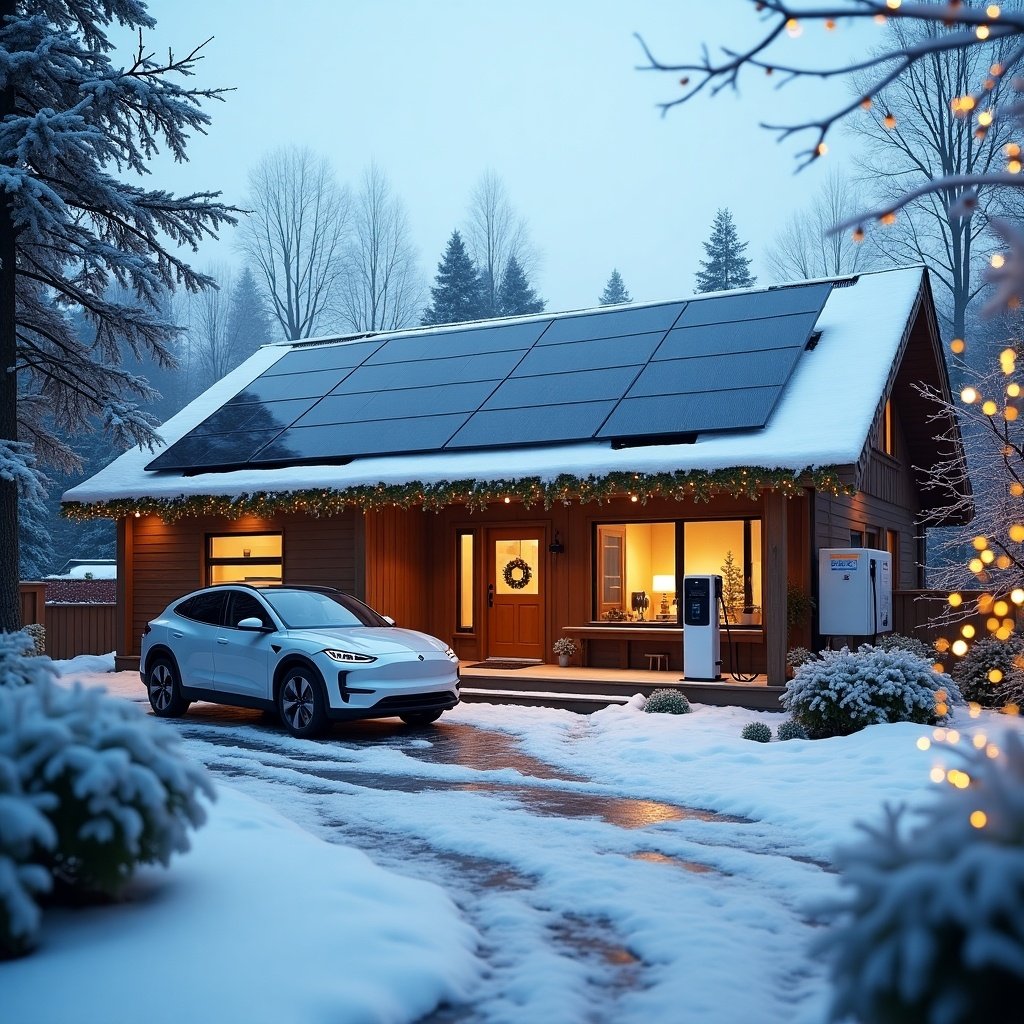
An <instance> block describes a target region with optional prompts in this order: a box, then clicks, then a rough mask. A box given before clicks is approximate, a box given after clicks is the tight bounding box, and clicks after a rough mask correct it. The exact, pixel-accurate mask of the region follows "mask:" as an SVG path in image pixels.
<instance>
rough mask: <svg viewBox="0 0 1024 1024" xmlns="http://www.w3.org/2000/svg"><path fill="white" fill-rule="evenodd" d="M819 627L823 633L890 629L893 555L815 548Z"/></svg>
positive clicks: (869, 632) (858, 633) (866, 633)
mask: <svg viewBox="0 0 1024 1024" xmlns="http://www.w3.org/2000/svg"><path fill="white" fill-rule="evenodd" d="M818 629H819V631H820V632H821V634H822V635H823V636H875V635H876V634H878V633H890V632H892V556H891V555H890V554H889V552H888V551H879V550H877V549H875V548H820V549H819V550H818Z"/></svg>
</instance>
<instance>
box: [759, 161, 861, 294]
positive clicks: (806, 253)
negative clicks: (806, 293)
mask: <svg viewBox="0 0 1024 1024" xmlns="http://www.w3.org/2000/svg"><path fill="white" fill-rule="evenodd" d="M860 205H861V197H860V195H859V194H858V192H857V189H856V188H855V186H853V185H852V184H851V183H850V181H849V179H848V178H846V177H844V176H843V175H842V174H840V173H839V172H838V171H834V170H833V171H831V172H830V173H829V175H828V176H827V177H826V178H825V180H824V182H822V185H821V188H820V189H819V190H818V192H817V194H816V195H815V197H814V198H813V199H812V200H811V202H810V204H809V205H808V206H807V207H806V208H805V209H803V210H800V211H798V212H797V213H795V214H793V216H792V217H790V219H789V221H788V222H787V223H786V226H785V227H784V228H783V229H782V231H780V232H779V234H778V235H776V237H775V240H774V241H773V242H772V243H771V244H770V245H769V246H768V248H767V250H766V251H765V262H766V263H767V265H768V267H769V269H770V271H771V276H772V277H773V278H774V280H776V281H798V280H807V279H810V278H817V277H836V276H838V275H840V274H855V273H857V271H859V270H867V269H869V268H870V267H871V266H872V265H873V264H874V263H875V254H874V253H873V252H872V250H870V249H869V248H867V247H866V246H864V245H858V244H857V243H856V242H854V241H853V239H852V238H851V237H850V236H849V234H848V233H844V232H835V231H833V230H832V228H834V227H835V225H836V224H839V223H840V222H841V221H843V220H846V219H847V218H848V217H850V216H852V215H853V214H854V213H855V212H856V211H857V210H858V209H859V208H860Z"/></svg>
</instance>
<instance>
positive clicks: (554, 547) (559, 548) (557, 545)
mask: <svg viewBox="0 0 1024 1024" xmlns="http://www.w3.org/2000/svg"><path fill="white" fill-rule="evenodd" d="M548 551H550V552H551V554H553V555H561V554H563V553H564V552H565V545H564V544H563V543H562V541H561V540H560V539H559V536H558V531H557V530H555V539H554V540H553V541H552V542H551V543H550V544H549V545H548Z"/></svg>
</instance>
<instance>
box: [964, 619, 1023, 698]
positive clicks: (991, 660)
mask: <svg viewBox="0 0 1024 1024" xmlns="http://www.w3.org/2000/svg"><path fill="white" fill-rule="evenodd" d="M1022 662H1024V637H1021V636H1020V635H1018V634H1017V633H1013V634H1011V635H1010V636H1009V637H1007V638H1006V639H1005V640H1000V639H999V638H998V637H995V636H984V637H981V638H980V639H979V640H976V641H975V642H974V643H973V644H971V647H970V650H968V652H967V653H966V654H965V655H964V656H963V657H962V658H961V659H960V660H959V661H957V662H955V663H954V665H953V667H952V669H951V670H950V675H951V676H952V677H953V679H954V680H955V681H956V684H957V686H959V687H960V692H961V693H962V694H963V695H964V699H965V700H970V701H975V702H976V703H978V704H981V705H983V706H984V707H1002V706H1003V705H1004V704H1005V703H1006V702H1007V701H1008V700H1010V699H1012V693H1013V692H1015V691H1018V690H1020V689H1021V687H1022V684H1024V671H1022V668H1021V664H1022ZM993 674H995V675H996V678H995V679H994V680H993V679H992V678H991V676H992V675H993ZM1007 691H1009V692H1007Z"/></svg>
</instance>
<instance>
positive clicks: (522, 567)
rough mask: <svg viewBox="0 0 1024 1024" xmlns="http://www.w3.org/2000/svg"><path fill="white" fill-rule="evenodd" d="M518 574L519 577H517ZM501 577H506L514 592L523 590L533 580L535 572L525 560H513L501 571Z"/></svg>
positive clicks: (506, 581)
mask: <svg viewBox="0 0 1024 1024" xmlns="http://www.w3.org/2000/svg"><path fill="white" fill-rule="evenodd" d="M516 573H519V575H518V576H517V575H516ZM501 575H502V576H503V577H504V579H505V583H506V584H507V585H508V586H509V587H511V588H512V589H513V590H522V589H523V587H525V586H526V584H527V583H529V582H530V580H531V579H532V578H533V570H532V569H531V568H530V563H529V562H527V561H526V560H525V559H522V558H513V559H511V561H509V562H507V563H506V565H505V568H504V569H502V570H501Z"/></svg>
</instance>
